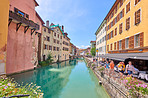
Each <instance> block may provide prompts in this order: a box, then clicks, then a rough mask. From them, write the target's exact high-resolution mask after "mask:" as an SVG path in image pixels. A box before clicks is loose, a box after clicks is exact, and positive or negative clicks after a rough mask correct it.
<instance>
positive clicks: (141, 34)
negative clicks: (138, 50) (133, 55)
mask: <svg viewBox="0 0 148 98" xmlns="http://www.w3.org/2000/svg"><path fill="white" fill-rule="evenodd" d="M143 44H144V33H143V32H142V33H140V47H143Z"/></svg>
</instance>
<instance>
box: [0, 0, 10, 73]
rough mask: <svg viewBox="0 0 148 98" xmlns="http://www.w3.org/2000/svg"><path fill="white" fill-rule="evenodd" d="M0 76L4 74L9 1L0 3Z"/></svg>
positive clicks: (4, 0) (5, 0)
mask: <svg viewBox="0 0 148 98" xmlns="http://www.w3.org/2000/svg"><path fill="white" fill-rule="evenodd" d="M0 13H1V15H0V75H1V74H5V73H6V70H5V68H6V46H7V36H8V16H9V0H2V1H1V3H0Z"/></svg>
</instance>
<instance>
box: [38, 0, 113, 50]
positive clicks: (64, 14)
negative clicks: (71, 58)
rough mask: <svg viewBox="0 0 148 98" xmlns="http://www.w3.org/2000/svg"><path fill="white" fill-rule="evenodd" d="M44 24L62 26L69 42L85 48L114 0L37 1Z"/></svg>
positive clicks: (93, 37) (92, 38)
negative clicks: (47, 22)
mask: <svg viewBox="0 0 148 98" xmlns="http://www.w3.org/2000/svg"><path fill="white" fill-rule="evenodd" d="M37 2H38V3H39V7H37V8H36V10H37V12H38V13H39V14H40V16H41V17H42V19H43V20H44V22H46V20H49V22H50V23H54V24H59V25H64V28H65V32H67V33H68V36H69V37H70V39H71V42H72V43H73V44H74V45H76V46H77V47H79V48H87V47H88V46H90V41H91V40H95V39H96V38H95V32H96V30H97V28H98V27H99V25H100V24H101V22H102V21H103V19H104V18H105V16H106V15H107V13H108V11H109V10H110V8H111V7H112V5H113V4H114V2H115V0H37Z"/></svg>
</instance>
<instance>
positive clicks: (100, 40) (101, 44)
mask: <svg viewBox="0 0 148 98" xmlns="http://www.w3.org/2000/svg"><path fill="white" fill-rule="evenodd" d="M95 35H96V49H98V52H97V53H98V55H105V54H106V20H104V21H103V22H102V23H101V25H100V26H99V28H98V29H97V31H96V33H95ZM97 53H96V54H97Z"/></svg>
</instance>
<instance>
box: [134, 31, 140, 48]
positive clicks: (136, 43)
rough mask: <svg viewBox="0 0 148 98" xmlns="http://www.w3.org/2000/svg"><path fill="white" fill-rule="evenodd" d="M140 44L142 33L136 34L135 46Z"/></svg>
mask: <svg viewBox="0 0 148 98" xmlns="http://www.w3.org/2000/svg"><path fill="white" fill-rule="evenodd" d="M139 46H140V34H138V35H135V47H139Z"/></svg>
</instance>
